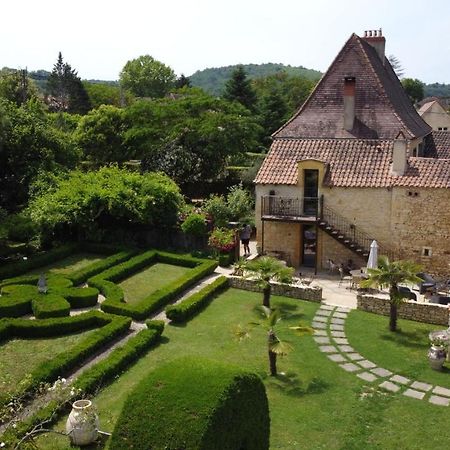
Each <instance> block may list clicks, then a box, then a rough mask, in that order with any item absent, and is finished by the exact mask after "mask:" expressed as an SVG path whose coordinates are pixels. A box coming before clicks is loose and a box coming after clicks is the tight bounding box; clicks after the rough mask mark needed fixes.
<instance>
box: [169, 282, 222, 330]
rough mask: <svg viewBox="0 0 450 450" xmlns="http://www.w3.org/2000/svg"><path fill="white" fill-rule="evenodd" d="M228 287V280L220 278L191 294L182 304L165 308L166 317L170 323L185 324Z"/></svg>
mask: <svg viewBox="0 0 450 450" xmlns="http://www.w3.org/2000/svg"><path fill="white" fill-rule="evenodd" d="M227 287H228V278H227V277H224V276H221V277H219V278H217V280H214V281H213V282H212V283H211V284H208V285H207V286H205V287H204V288H203V289H201V290H200V291H199V292H196V293H195V294H192V295H191V296H190V297H188V298H187V299H185V300H183V301H182V302H180V303H178V304H176V305H171V306H168V307H167V308H166V316H167V318H168V319H170V320H171V321H172V322H176V323H180V322H186V321H187V320H188V319H190V318H191V317H193V316H195V314H197V313H198V312H199V311H201V310H202V309H203V308H204V307H205V306H206V305H207V304H208V303H209V302H210V301H211V299H212V298H213V297H214V295H216V294H217V293H218V292H220V291H222V290H224V289H226V288H227Z"/></svg>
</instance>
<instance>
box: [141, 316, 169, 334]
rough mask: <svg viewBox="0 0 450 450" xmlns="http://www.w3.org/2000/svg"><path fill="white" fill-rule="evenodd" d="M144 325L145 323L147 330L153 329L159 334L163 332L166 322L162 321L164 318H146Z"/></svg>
mask: <svg viewBox="0 0 450 450" xmlns="http://www.w3.org/2000/svg"><path fill="white" fill-rule="evenodd" d="M145 325H147V328H148V329H149V330H155V331H156V332H158V333H159V334H160V335H161V334H163V331H164V327H165V326H166V323H165V322H164V320H147V321H146V322H145Z"/></svg>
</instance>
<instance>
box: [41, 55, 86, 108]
mask: <svg viewBox="0 0 450 450" xmlns="http://www.w3.org/2000/svg"><path fill="white" fill-rule="evenodd" d="M46 91H47V98H46V101H47V103H48V105H49V108H50V110H51V111H67V112H69V113H77V114H85V113H87V112H88V111H89V110H90V109H91V104H90V102H89V96H88V94H87V92H86V89H85V88H84V86H83V83H82V82H81V79H80V77H79V76H78V74H77V72H76V70H74V69H72V67H71V66H70V64H68V63H65V62H64V60H63V57H62V54H61V52H59V54H58V60H57V61H56V63H55V65H54V66H53V70H52V73H51V74H50V76H49V77H48V80H47V88H46Z"/></svg>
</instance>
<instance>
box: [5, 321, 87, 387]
mask: <svg viewBox="0 0 450 450" xmlns="http://www.w3.org/2000/svg"><path fill="white" fill-rule="evenodd" d="M94 331H95V330H88V331H83V332H81V333H74V334H71V335H66V336H61V337H58V338H40V339H11V340H9V341H7V342H5V343H3V344H1V345H0V361H1V370H0V393H8V392H12V391H13V390H14V388H15V387H17V384H18V383H19V382H20V381H21V380H23V379H24V377H25V376H26V375H27V374H28V373H31V372H32V371H33V369H35V368H36V367H37V366H38V365H40V364H42V363H45V362H46V361H50V360H51V359H52V358H54V357H55V356H56V355H58V354H60V353H63V352H66V351H70V348H71V347H72V346H73V345H74V344H77V343H78V342H79V341H80V340H81V339H84V338H85V337H87V336H88V335H89V334H91V333H93V332H94Z"/></svg>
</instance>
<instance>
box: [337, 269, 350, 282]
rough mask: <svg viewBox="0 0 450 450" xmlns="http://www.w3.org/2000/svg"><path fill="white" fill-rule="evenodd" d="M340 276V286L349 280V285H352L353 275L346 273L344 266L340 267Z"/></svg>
mask: <svg viewBox="0 0 450 450" xmlns="http://www.w3.org/2000/svg"><path fill="white" fill-rule="evenodd" d="M339 276H340V280H339V286H341V284H342V283H345V282H348V284H349V287H351V282H352V277H351V276H350V275H345V273H344V268H343V267H339Z"/></svg>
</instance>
